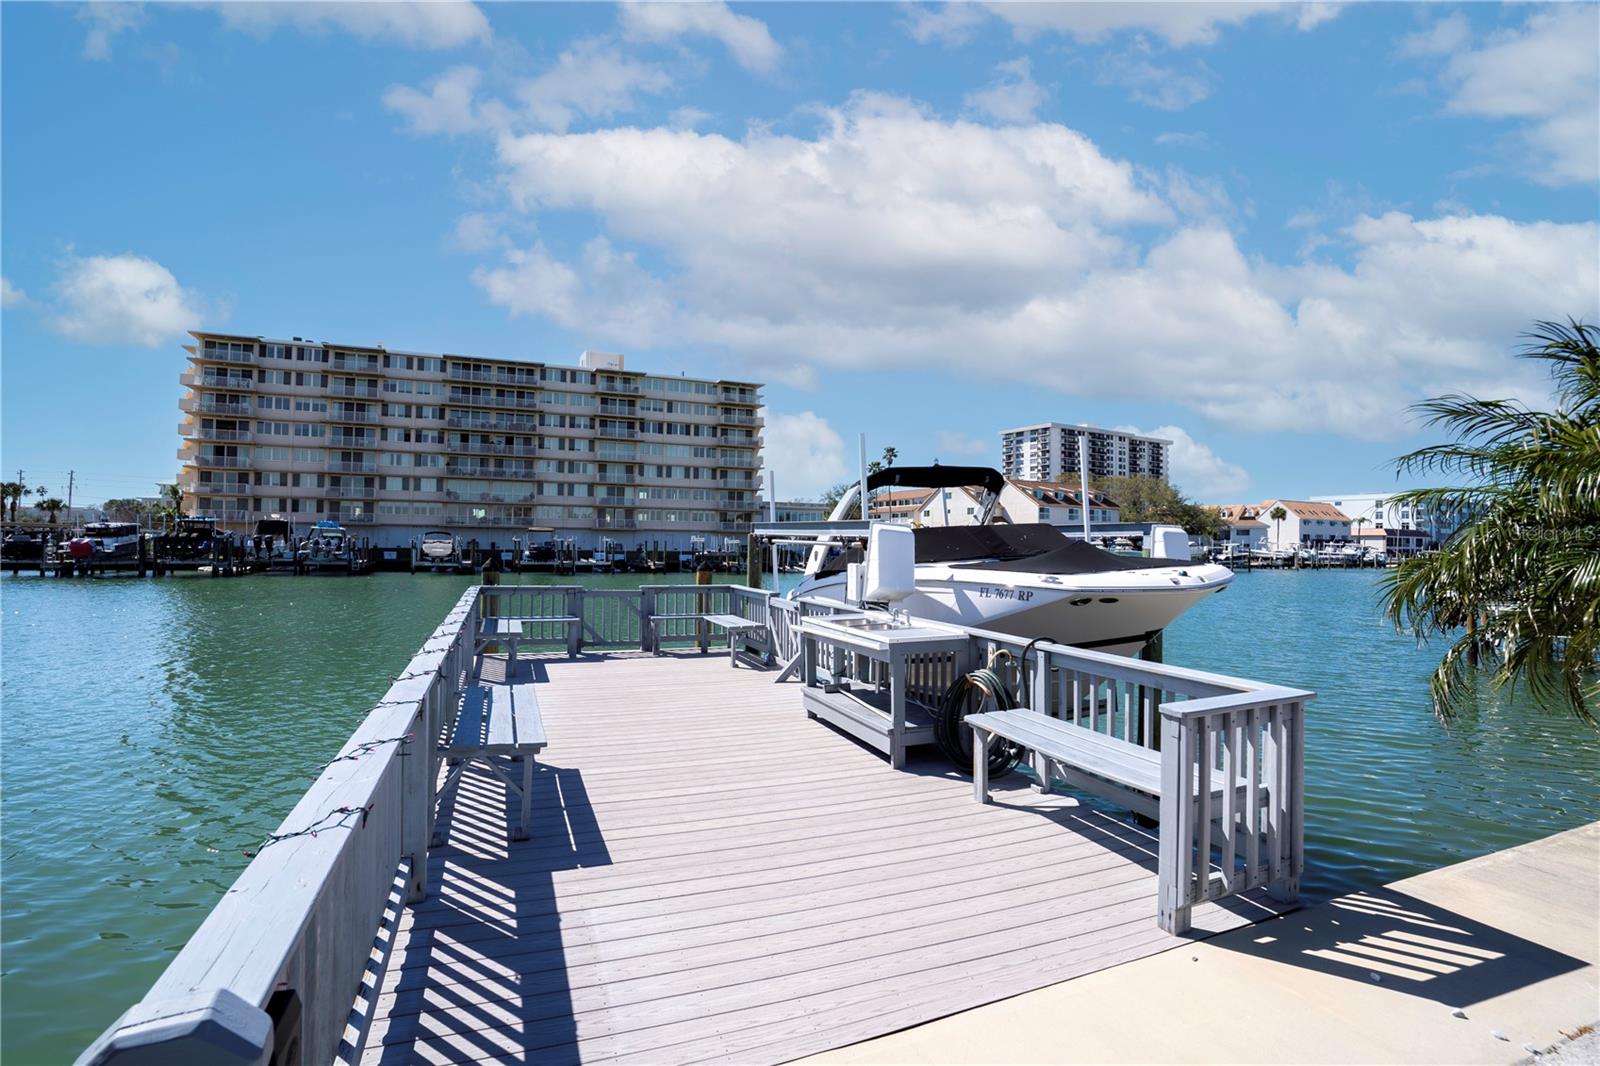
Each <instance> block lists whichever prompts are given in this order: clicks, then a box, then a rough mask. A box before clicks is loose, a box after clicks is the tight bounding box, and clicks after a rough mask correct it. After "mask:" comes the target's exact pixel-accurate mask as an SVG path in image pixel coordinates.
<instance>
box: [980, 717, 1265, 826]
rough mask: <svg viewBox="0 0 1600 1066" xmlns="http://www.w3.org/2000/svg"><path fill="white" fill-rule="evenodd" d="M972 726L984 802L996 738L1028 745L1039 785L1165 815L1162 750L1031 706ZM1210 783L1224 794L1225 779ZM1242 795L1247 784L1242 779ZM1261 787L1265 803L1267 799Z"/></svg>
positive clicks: (982, 719) (1155, 815) (1215, 795)
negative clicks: (1068, 788)
mask: <svg viewBox="0 0 1600 1066" xmlns="http://www.w3.org/2000/svg"><path fill="white" fill-rule="evenodd" d="M966 722H967V725H968V726H970V727H971V728H972V731H973V744H972V791H973V795H974V796H975V797H976V798H977V800H978V802H979V803H988V802H989V760H988V752H989V747H990V745H992V744H993V743H994V742H995V740H996V739H1004V740H1009V741H1011V742H1012V743H1013V744H1016V745H1019V746H1021V747H1023V748H1026V749H1027V750H1028V751H1029V752H1030V753H1031V755H1032V758H1031V759H1030V760H1029V762H1030V765H1031V766H1032V767H1033V772H1034V774H1035V775H1036V776H1037V777H1038V779H1039V787H1040V789H1041V790H1042V791H1046V792H1048V791H1049V790H1050V788H1051V787H1052V785H1053V784H1054V783H1055V782H1056V781H1060V782H1061V783H1063V784H1066V785H1068V786H1071V787H1073V788H1077V789H1081V790H1083V791H1085V792H1090V793H1094V794H1095V795H1099V796H1103V797H1104V798H1106V799H1108V800H1110V801H1111V802H1113V803H1116V804H1117V805H1119V806H1122V807H1126V808H1127V809H1128V810H1130V811H1135V812H1137V813H1139V814H1143V815H1145V816H1147V817H1149V818H1153V819H1159V818H1160V799H1161V753H1160V752H1159V751H1154V750H1151V749H1150V748H1146V747H1142V746H1140V745H1138V744H1130V743H1128V742H1127V741H1125V740H1118V739H1116V738H1115V737H1108V736H1106V735H1105V734H1103V733H1096V732H1095V731H1093V730H1092V729H1087V728H1085V727H1083V726H1081V725H1073V724H1072V723H1071V722H1063V721H1060V720H1058V719H1055V718H1049V717H1046V716H1045V715H1042V714H1037V713H1035V712H1034V711H1031V710H1029V709H1028V708H1026V707H1020V708H1017V709H1015V710H1010V711H989V712H986V713H984V714H969V715H967V718H966ZM1213 780H1214V783H1213V784H1212V786H1211V794H1212V797H1213V798H1219V797H1221V795H1222V791H1223V785H1222V783H1221V781H1219V780H1215V779H1213ZM1238 788H1239V790H1240V795H1242V794H1243V792H1244V790H1245V788H1246V782H1245V781H1243V780H1242V779H1241V780H1240V781H1239V782H1238ZM1265 791H1266V790H1264V789H1263V790H1261V793H1262V795H1261V797H1260V799H1261V802H1262V803H1265V802H1266V799H1267V797H1266V794H1265Z"/></svg>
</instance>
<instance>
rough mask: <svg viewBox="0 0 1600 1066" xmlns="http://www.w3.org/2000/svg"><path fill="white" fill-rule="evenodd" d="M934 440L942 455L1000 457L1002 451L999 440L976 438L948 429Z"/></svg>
mask: <svg viewBox="0 0 1600 1066" xmlns="http://www.w3.org/2000/svg"><path fill="white" fill-rule="evenodd" d="M934 440H935V441H936V442H937V444H938V449H939V454H941V455H964V456H965V455H998V454H999V451H1000V441H999V439H998V438H995V439H993V440H987V439H985V438H983V437H974V436H973V435H972V434H970V433H957V432H954V431H953V430H948V429H941V430H940V431H939V432H938V433H937V434H936V435H935V436H934Z"/></svg>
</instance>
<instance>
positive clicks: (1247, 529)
mask: <svg viewBox="0 0 1600 1066" xmlns="http://www.w3.org/2000/svg"><path fill="white" fill-rule="evenodd" d="M1217 517H1218V518H1219V519H1221V521H1222V535H1221V537H1219V538H1218V543H1219V544H1232V545H1234V546H1235V547H1237V548H1238V549H1239V550H1241V551H1258V550H1262V549H1265V548H1266V546H1267V524H1266V523H1265V522H1263V521H1261V516H1260V514H1259V512H1258V511H1257V509H1256V507H1255V505H1254V504H1248V503H1235V504H1225V505H1223V506H1221V507H1218V508H1217Z"/></svg>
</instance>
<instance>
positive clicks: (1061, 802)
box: [356, 652, 1274, 1064]
mask: <svg viewBox="0 0 1600 1066" xmlns="http://www.w3.org/2000/svg"><path fill="white" fill-rule="evenodd" d="M518 671H519V672H518V674H517V676H516V678H515V679H514V682H515V686H516V687H517V688H519V689H520V688H522V687H523V686H531V688H532V690H533V691H534V692H536V693H537V696H538V700H539V705H540V707H541V709H542V712H543V717H544V723H545V727H546V730H547V732H548V735H549V740H550V746H549V748H548V750H547V751H546V752H545V753H544V755H543V756H541V759H540V762H541V765H540V767H539V770H538V773H537V774H536V777H535V786H534V800H533V811H534V825H533V830H532V836H531V839H529V840H527V841H520V842H516V843H511V842H510V841H509V828H510V826H511V824H512V823H513V822H514V820H515V818H516V812H517V801H516V800H515V798H514V797H508V796H507V794H506V791H507V790H506V789H505V787H504V785H502V784H501V782H500V781H499V780H497V779H496V778H494V777H493V776H491V775H490V774H488V773H486V772H484V771H482V770H479V769H476V768H473V769H470V770H469V771H468V772H467V773H466V774H465V775H464V777H463V779H462V781H461V785H460V788H459V791H458V792H457V793H456V795H455V798H454V799H453V800H450V801H448V802H447V804H446V806H445V808H444V810H443V811H442V812H441V814H440V821H439V826H440V829H441V830H442V831H443V833H444V835H445V838H446V842H445V844H444V846H442V847H435V848H433V849H432V850H431V851H430V852H429V855H428V859H427V866H428V869H427V878H426V891H427V898H426V899H425V900H423V901H422V902H420V903H417V904H415V905H413V906H410V907H407V908H404V909H403V910H402V911H400V916H399V918H398V923H397V925H396V927H395V930H394V934H393V937H392V940H391V941H390V943H391V950H390V951H389V952H388V957H387V959H386V961H385V964H384V966H383V968H382V972H381V976H379V977H378V978H376V979H375V982H374V986H373V987H374V995H373V996H371V997H369V999H368V1001H367V1002H366V1004H365V1005H364V1008H365V1010H366V1011H367V1012H368V1013H369V1015H370V1028H369V1029H368V1031H367V1034H366V1038H365V1040H364V1041H363V1042H361V1043H360V1044H357V1045H356V1046H357V1047H358V1048H359V1058H360V1061H362V1062H368V1063H400V1062H415V1061H420V1062H475V1061H509V1060H515V1061H521V1062H539V1063H541V1064H544V1063H548V1064H560V1063H568V1062H572V1063H577V1062H585V1063H592V1062H602V1061H633V1062H649V1063H669V1062H672V1063H677V1062H702V1061H718V1060H721V1061H737V1062H743V1063H766V1062H783V1061H787V1060H790V1059H794V1058H797V1057H799V1056H802V1055H806V1054H810V1053H814V1052H819V1051H824V1050H827V1049H830V1048H835V1047H840V1046H844V1045H847V1044H850V1043H853V1042H856V1041H859V1040H864V1039H867V1038H870V1037H874V1036H880V1035H883V1034H885V1033H889V1032H893V1031H895V1030H897V1029H901V1028H904V1027H906V1026H910V1025H915V1024H918V1023H921V1022H926V1021H929V1020H932V1019H935V1018H939V1017H943V1016H945V1015H948V1014H951V1013H953V1012H956V1011H959V1010H963V1009H966V1008H970V1007H973V1006H977V1005H980V1004H984V1003H989V1002H993V1001H996V1000H999V999H1003V998H1005V997H1008V996H1012V995H1016V994H1018V993H1021V992H1025V991H1029V990H1032V989H1036V988H1040V987H1043V986H1045V985H1049V984H1052V983H1054V982H1058V981H1062V980H1065V979H1067V978H1071V977H1075V976H1079V975H1083V974H1087V973H1091V972H1093V971H1096V970H1101V969H1104V968H1106V967H1109V966H1114V965H1116V964H1118V963H1121V962H1125V961H1128V960H1131V959H1137V958H1141V957H1144V956H1148V955H1151V954H1154V953H1157V952H1161V951H1165V950H1168V949H1171V948H1174V947H1178V946H1181V945H1183V944H1185V943H1187V939H1186V938H1182V937H1173V936H1170V935H1168V934H1166V933H1163V932H1162V931H1161V929H1160V928H1158V926H1157V924H1156V922H1155V920H1154V916H1155V914H1156V911H1157V898H1156V895H1157V875H1156V858H1157V847H1156V846H1157V841H1156V835H1155V830H1153V829H1149V830H1146V829H1141V828H1138V827H1136V826H1135V825H1134V824H1133V823H1132V821H1131V819H1130V818H1129V817H1128V816H1127V815H1125V814H1122V813H1120V812H1117V813H1106V812H1104V811H1101V810H1097V809H1094V808H1092V807H1088V806H1085V805H1082V804H1080V803H1079V802H1078V801H1076V800H1074V799H1073V798H1071V797H1068V796H1062V795H1048V796H1047V795H1040V794H1037V793H1035V792H1034V791H1032V790H1031V789H1030V788H1029V787H1028V786H1029V779H1028V778H1027V777H1025V776H1024V775H1023V774H1021V773H1018V774H1014V775H1012V776H1011V777H1009V778H1005V779H1001V780H999V781H997V782H996V783H995V784H996V788H995V792H994V796H995V803H994V804H993V805H991V806H982V805H980V804H978V803H976V802H974V800H973V796H972V786H971V782H970V779H968V778H965V777H962V776H960V775H958V774H956V773H954V772H953V771H952V770H951V769H950V768H949V767H948V765H946V764H944V763H943V761H942V760H940V759H938V757H937V756H936V755H935V754H933V752H932V749H927V750H928V752H929V754H928V755H926V756H923V757H921V758H919V757H917V756H915V755H914V756H913V758H912V761H911V763H910V765H909V766H908V770H909V771H910V772H895V771H893V770H891V769H890V768H889V766H888V764H887V762H886V760H885V759H884V757H883V756H882V755H881V754H879V753H878V752H876V751H873V750H871V749H869V748H867V747H865V746H863V745H861V744H859V743H858V742H856V741H855V740H852V739H850V738H848V737H846V736H845V735H843V734H841V733H838V732H836V731H834V730H833V729H832V728H831V727H829V726H826V725H824V724H822V723H821V722H818V721H814V720H811V719H808V718H807V717H806V715H805V713H804V712H803V711H802V708H801V686H800V685H798V684H794V683H792V682H791V683H785V684H774V683H773V678H774V676H775V673H774V672H772V671H760V670H752V669H737V670H735V669H730V668H729V664H728V660H727V658H726V656H724V655H699V654H695V653H692V652H688V653H676V654H668V655H665V656H661V657H656V656H650V655H644V654H638V653H621V654H609V655H603V656H596V655H586V656H584V657H582V658H579V659H576V660H568V659H566V658H556V657H548V658H546V657H535V658H534V659H532V660H529V659H528V658H526V657H523V658H522V660H521V661H520V662H519V664H518ZM483 673H484V674H485V675H487V676H485V677H483V679H482V683H484V684H487V685H489V686H491V687H495V686H501V685H504V684H505V683H506V682H505V680H504V662H503V660H498V659H490V660H488V661H487V662H486V663H485V665H484V669H483ZM506 695H507V696H511V695H513V694H512V693H507V694H506ZM1273 906H1274V905H1273V904H1271V903H1270V902H1269V901H1267V900H1266V899H1265V897H1264V896H1262V895H1261V894H1260V893H1259V892H1253V893H1250V894H1248V895H1246V896H1242V897H1232V898H1229V899H1226V900H1223V901H1222V902H1221V905H1218V904H1216V903H1208V904H1200V905H1197V906H1196V907H1195V911H1194V934H1193V935H1200V936H1204V935H1208V934H1211V933H1215V932H1220V931H1222V930H1225V929H1229V928H1234V927H1237V926H1239V925H1242V924H1245V923H1247V922H1249V921H1252V920H1256V919H1259V918H1264V917H1267V916H1269V915H1270V914H1272V913H1273V910H1272V909H1271V908H1272V907H1273ZM1168 994H1181V989H1163V990H1160V991H1157V990H1152V995H1168ZM358 1006H361V1005H358ZM1130 1006H1132V1005H1130ZM1066 1035H1067V1034H1066V1033H1065V1032H1064V1033H1063V1036H1064V1037H1065V1036H1066Z"/></svg>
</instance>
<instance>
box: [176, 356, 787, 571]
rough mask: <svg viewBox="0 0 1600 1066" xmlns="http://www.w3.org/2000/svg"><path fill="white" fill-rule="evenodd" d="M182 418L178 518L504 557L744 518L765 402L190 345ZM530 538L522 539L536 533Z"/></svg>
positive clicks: (679, 536) (582, 376) (508, 371)
mask: <svg viewBox="0 0 1600 1066" xmlns="http://www.w3.org/2000/svg"><path fill="white" fill-rule="evenodd" d="M193 337H194V343H193V344H192V345H186V346H185V348H186V350H187V351H188V353H189V362H190V366H189V369H188V370H187V371H186V372H185V373H184V374H183V376H182V384H183V385H184V386H186V389H187V391H186V392H185V394H184V396H183V398H182V399H181V400H180V401H179V408H180V409H181V410H182V412H183V421H182V423H181V424H180V425H179V427H178V432H179V435H180V436H181V437H182V438H183V446H182V448H181V449H180V450H179V452H178V458H179V459H180V460H181V461H182V464H183V467H182V471H181V473H180V474H179V479H178V483H179V485H180V486H181V487H182V489H183V494H184V505H185V507H186V508H187V509H188V510H189V511H190V512H191V513H196V514H207V515H211V516H214V517H216V518H217V519H218V520H219V521H221V522H222V523H223V524H224V526H225V527H227V528H229V529H234V530H238V531H248V530H250V529H251V528H252V526H253V524H254V522H255V520H256V519H257V518H259V517H263V516H266V515H269V514H274V513H276V514H282V515H283V516H285V517H287V518H289V519H291V520H292V521H294V522H295V523H296V524H297V525H301V526H306V525H310V524H311V523H312V522H315V521H318V520H332V521H336V522H339V523H341V524H344V525H346V526H348V527H349V528H351V530H352V531H359V532H362V533H365V534H367V535H368V536H370V537H371V539H372V542H373V543H374V544H376V545H378V546H385V547H393V546H400V545H404V544H407V543H409V542H410V540H411V538H412V537H414V536H417V535H419V534H420V533H421V532H423V531H425V530H429V529H448V530H451V531H454V532H458V533H461V534H463V535H467V536H475V537H477V538H479V539H480V540H483V541H491V540H493V541H498V542H499V543H501V544H503V545H509V543H510V542H511V540H512V539H513V538H514V537H520V538H522V539H523V540H525V541H526V540H539V539H543V538H547V537H550V536H560V537H563V538H565V537H570V538H572V539H573V540H575V541H576V542H577V545H578V547H580V548H582V547H595V546H598V544H599V542H600V540H601V539H602V538H606V539H609V540H612V541H620V542H621V543H622V544H623V546H624V547H625V548H632V547H635V546H639V545H644V546H651V547H661V548H666V549H673V548H677V549H686V548H688V547H690V541H691V538H694V537H725V536H728V535H734V534H739V533H744V532H747V531H748V530H749V528H750V522H751V520H752V519H753V518H754V517H755V515H756V513H757V508H758V504H759V495H760V484H761V483H760V469H761V425H762V419H761V414H760V409H761V404H762V399H761V391H760V390H761V386H760V385H758V384H754V383H751V382H744V381H724V380H708V379H703V378H690V377H677V376H663V375H655V374H645V373H641V372H639V371H636V370H628V369H627V368H626V367H625V365H624V359H623V357H622V356H621V355H612V354H607V353H600V352H584V353H583V355H582V358H581V359H580V360H579V362H578V365H577V366H555V365H546V364H543V363H530V362H519V361H515V360H509V359H488V358H480V357H476V356H465V355H449V354H445V355H433V354H425V353H420V352H402V351H391V350H389V349H386V348H384V347H383V346H381V345H379V346H376V347H366V346H360V345H347V344H334V343H331V342H320V341H311V340H305V339H302V338H299V337H291V338H289V339H287V340H271V339H267V338H264V337H246V336H238V335H234V334H224V333H211V332H195V333H193ZM530 530H531V532H530Z"/></svg>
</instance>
